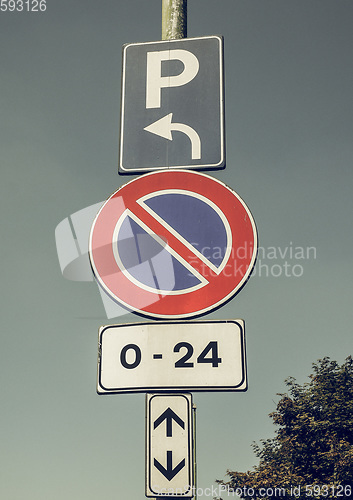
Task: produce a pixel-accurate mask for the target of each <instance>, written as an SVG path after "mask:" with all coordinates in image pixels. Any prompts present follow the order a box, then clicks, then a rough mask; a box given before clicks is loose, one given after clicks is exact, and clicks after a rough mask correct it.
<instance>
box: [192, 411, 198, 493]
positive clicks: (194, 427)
mask: <svg viewBox="0 0 353 500" xmlns="http://www.w3.org/2000/svg"><path fill="white" fill-rule="evenodd" d="M192 414H193V442H194V443H193V444H194V446H193V448H194V488H195V496H194V500H197V465H196V405H195V403H194V404H193V405H192Z"/></svg>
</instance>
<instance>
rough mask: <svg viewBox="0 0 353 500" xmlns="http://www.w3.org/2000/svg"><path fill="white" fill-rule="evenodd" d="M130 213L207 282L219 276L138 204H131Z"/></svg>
mask: <svg viewBox="0 0 353 500" xmlns="http://www.w3.org/2000/svg"><path fill="white" fill-rule="evenodd" d="M129 209H130V211H131V212H132V213H133V214H134V215H135V216H136V217H138V218H139V219H140V220H141V221H142V222H143V223H144V224H146V226H148V227H149V229H150V230H151V231H152V232H153V233H154V234H155V235H157V236H159V237H160V238H161V239H162V240H163V241H165V242H166V243H167V244H168V245H169V246H170V247H171V248H172V249H173V250H174V251H175V252H176V253H177V254H178V255H180V257H182V258H183V259H184V260H185V261H186V262H187V263H188V264H190V265H191V266H192V267H193V269H195V270H196V271H197V272H199V273H200V274H201V275H202V276H203V277H204V278H206V279H207V280H209V279H212V277H215V276H217V275H216V274H215V273H214V272H213V271H212V269H211V268H210V267H209V266H208V265H207V264H205V263H204V262H202V260H201V259H200V258H199V257H198V256H197V255H196V254H195V253H194V252H193V251H192V250H190V249H189V248H188V247H187V246H186V245H184V243H183V242H182V241H180V240H179V239H178V238H177V237H176V236H174V235H173V234H172V233H170V232H169V231H168V229H167V228H166V227H165V226H163V224H161V223H160V222H159V221H158V220H156V219H155V218H154V217H153V216H152V215H151V214H149V213H148V212H147V211H146V210H145V209H144V208H143V207H142V206H140V205H139V204H138V203H134V204H133V206H132V204H130V206H129Z"/></svg>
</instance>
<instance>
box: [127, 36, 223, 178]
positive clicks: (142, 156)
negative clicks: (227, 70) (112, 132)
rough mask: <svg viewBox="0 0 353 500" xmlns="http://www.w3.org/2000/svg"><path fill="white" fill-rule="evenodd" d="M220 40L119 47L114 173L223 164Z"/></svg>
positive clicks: (166, 42) (216, 166)
mask: <svg viewBox="0 0 353 500" xmlns="http://www.w3.org/2000/svg"><path fill="white" fill-rule="evenodd" d="M223 94H224V92H223V39H222V37H219V36H210V37H202V38H185V39H181V40H167V41H159V42H147V43H132V44H127V45H125V46H124V47H123V74H122V98H121V127H120V157H119V173H121V174H129V173H143V172H147V171H153V170H160V169H165V168H190V169H193V170H199V169H212V170H215V169H220V168H223V167H224V166H225V147H224V142H225V134H224V98H223Z"/></svg>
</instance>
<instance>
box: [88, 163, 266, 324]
mask: <svg viewBox="0 0 353 500" xmlns="http://www.w3.org/2000/svg"><path fill="white" fill-rule="evenodd" d="M256 253H257V233H256V227H255V222H254V220H253V217H252V215H251V213H250V211H249V209H248V208H247V206H246V205H245V203H244V202H243V200H242V199H241V198H240V197H239V196H238V195H237V194H236V193H235V192H234V191H233V190H231V189H230V188H229V187H227V186H226V185H225V184H223V183H222V182H220V181H219V180H217V179H214V178H212V177H210V176H208V175H205V174H200V173H198V172H193V171H185V170H167V171H161V172H152V173H150V174H146V175H144V176H142V177H139V178H137V179H134V180H132V181H130V182H129V183H128V184H126V185H125V186H123V187H122V188H120V189H119V190H118V191H116V192H115V193H114V194H113V195H112V196H111V197H110V198H109V199H108V200H107V201H106V203H105V204H104V205H103V207H102V208H101V210H100V211H99V213H98V215H97V217H96V219H95V221H94V223H93V225H92V230H91V235H90V245H89V255H90V260H91V265H92V269H93V272H94V275H95V277H96V279H97V281H98V283H99V285H100V286H101V287H102V288H103V289H104V290H105V292H106V293H107V294H108V295H109V296H110V297H111V298H113V299H114V300H115V301H117V302H118V303H120V304H122V305H123V306H125V307H127V308H128V309H130V310H132V311H134V312H137V313H140V314H143V315H144V316H148V317H152V318H187V317H192V316H197V315H201V314H205V313H208V312H210V311H211V310H212V309H214V308H216V307H218V306H220V305H222V304H224V303H225V302H226V301H227V300H229V299H230V298H232V297H233V296H234V295H235V294H236V293H237V292H238V291H239V290H240V289H241V288H242V286H243V285H244V284H245V283H246V281H247V279H248V278H249V276H250V274H251V271H252V269H253V267H254V264H255V260H256Z"/></svg>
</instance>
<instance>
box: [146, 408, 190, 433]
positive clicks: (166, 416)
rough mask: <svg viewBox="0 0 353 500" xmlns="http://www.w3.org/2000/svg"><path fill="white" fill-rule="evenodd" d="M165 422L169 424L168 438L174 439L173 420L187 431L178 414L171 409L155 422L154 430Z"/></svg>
mask: <svg viewBox="0 0 353 500" xmlns="http://www.w3.org/2000/svg"><path fill="white" fill-rule="evenodd" d="M164 420H166V423H167V437H172V423H173V420H175V422H176V423H177V424H178V425H180V427H182V428H183V429H185V423H184V421H183V420H182V419H181V418H180V417H178V415H177V414H176V413H174V411H173V410H172V409H171V408H167V409H166V410H165V411H164V412H163V413H162V415H161V416H160V417H158V418H157V420H155V421H154V424H153V428H154V429H156V428H157V427H158V426H159V425H160V424H161V423H162V422H163V421H164Z"/></svg>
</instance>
